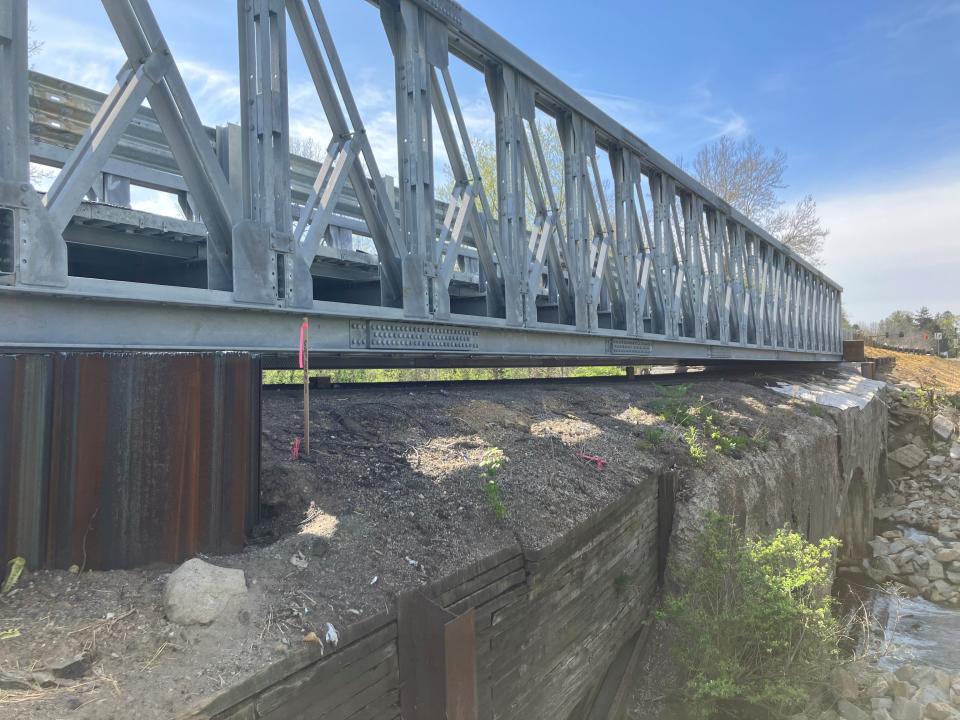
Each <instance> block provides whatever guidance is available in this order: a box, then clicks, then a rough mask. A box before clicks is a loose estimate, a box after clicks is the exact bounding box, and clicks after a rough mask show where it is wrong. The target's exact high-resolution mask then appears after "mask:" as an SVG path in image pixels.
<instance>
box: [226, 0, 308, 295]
mask: <svg viewBox="0 0 960 720" xmlns="http://www.w3.org/2000/svg"><path fill="white" fill-rule="evenodd" d="M237 16H238V24H239V38H240V42H239V46H240V78H241V82H240V106H241V110H240V124H241V128H242V132H241V137H242V144H243V180H242V183H243V189H242V201H243V221H242V222H240V223H238V224H237V226H236V228H235V229H234V238H233V240H234V256H233V293H234V297H235V298H236V299H237V300H240V301H242V302H252V303H260V304H285V305H290V306H293V307H300V308H309V307H311V306H312V305H313V286H312V282H311V280H310V276H309V272H307V273H306V276H305V277H304V275H303V274H301V273H296V272H295V270H294V267H295V263H294V260H295V257H294V256H295V248H294V247H293V238H292V235H291V226H292V224H293V220H292V213H291V209H290V145H289V143H290V139H289V117H288V108H287V48H286V34H287V23H286V11H285V9H284V4H283V0H237ZM308 284H309V287H307V285H308Z"/></svg>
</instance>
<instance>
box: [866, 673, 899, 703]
mask: <svg viewBox="0 0 960 720" xmlns="http://www.w3.org/2000/svg"><path fill="white" fill-rule="evenodd" d="M889 692H890V683H889V682H888V681H887V679H886V678H883V677H878V678H877V679H876V680H874V681H873V682H872V683H870V684H869V685H868V686H867V689H866V691H865V692H864V695H866V696H867V697H868V698H870V701H871V703H873V707H874V709H876V708H878V707H887V704H889V703H892V702H893V701H892V700H890V699H889V698H888V697H887V693H889ZM874 700H883V701H884V703H881V704H879V705H878V704H877V703H874V702H873V701H874Z"/></svg>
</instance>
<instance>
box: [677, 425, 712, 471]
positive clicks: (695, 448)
mask: <svg viewBox="0 0 960 720" xmlns="http://www.w3.org/2000/svg"><path fill="white" fill-rule="evenodd" d="M683 441H684V442H685V443H686V444H687V454H688V455H690V459H691V460H693V461H694V462H695V463H697V465H702V464H703V463H705V462H706V461H707V449H706V448H705V447H704V446H703V444H702V443H701V442H700V431H699V430H697V426H696V425H691V426H689V427H688V428H687V429H686V431H684V433H683Z"/></svg>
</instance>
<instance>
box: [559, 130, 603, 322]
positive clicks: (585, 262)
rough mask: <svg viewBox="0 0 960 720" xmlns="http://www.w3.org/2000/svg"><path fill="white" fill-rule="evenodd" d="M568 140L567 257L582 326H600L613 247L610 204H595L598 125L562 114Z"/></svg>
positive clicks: (563, 137) (565, 155)
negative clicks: (602, 296)
mask: <svg viewBox="0 0 960 720" xmlns="http://www.w3.org/2000/svg"><path fill="white" fill-rule="evenodd" d="M557 128H558V130H559V132H560V143H561V145H562V146H563V171H564V192H565V195H566V213H567V259H568V260H569V262H570V267H569V272H570V277H571V280H572V281H573V290H574V300H575V303H574V311H575V317H576V327H577V330H583V331H588V332H592V331H594V330H596V329H597V328H598V327H599V322H598V318H597V310H598V306H599V304H600V294H601V293H600V290H601V287H602V286H603V282H604V277H603V275H604V268H605V266H606V262H607V255H608V250H609V242H610V236H609V227H608V223H607V220H608V218H607V217H606V207H605V205H604V203H603V201H601V209H602V210H603V217H602V218H601V216H600V212H599V211H598V210H597V207H596V200H595V197H594V191H593V185H592V183H591V179H590V174H591V171H594V172H596V146H597V139H596V129H595V128H594V127H593V126H592V125H591V124H589V123H588V122H587V121H586V120H585V119H584V118H583V117H581V116H579V115H576V114H574V113H567V114H564V115H561V116H560V117H559V118H558V119H557Z"/></svg>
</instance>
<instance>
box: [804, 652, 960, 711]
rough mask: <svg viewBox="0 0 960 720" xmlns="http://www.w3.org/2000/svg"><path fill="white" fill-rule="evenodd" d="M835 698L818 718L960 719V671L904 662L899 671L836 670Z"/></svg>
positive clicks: (859, 668)
mask: <svg viewBox="0 0 960 720" xmlns="http://www.w3.org/2000/svg"><path fill="white" fill-rule="evenodd" d="M832 681H833V682H832V686H833V693H834V696H835V698H836V700H835V702H834V705H833V707H832V708H830V709H828V710H825V711H823V712H822V713H820V715H819V716H817V719H818V720H960V675H951V674H950V673H946V672H943V671H942V670H938V669H936V668H932V667H926V666H918V665H904V666H903V667H901V668H899V669H898V670H897V671H896V672H893V673H891V672H883V671H878V670H876V669H872V668H869V667H855V668H853V669H852V670H845V669H838V670H835V671H834V673H833V677H832Z"/></svg>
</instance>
